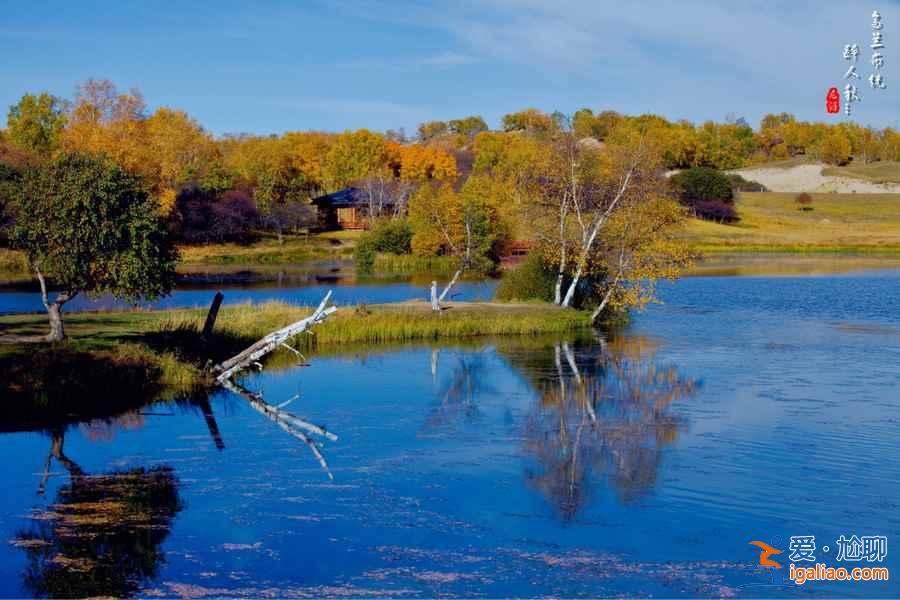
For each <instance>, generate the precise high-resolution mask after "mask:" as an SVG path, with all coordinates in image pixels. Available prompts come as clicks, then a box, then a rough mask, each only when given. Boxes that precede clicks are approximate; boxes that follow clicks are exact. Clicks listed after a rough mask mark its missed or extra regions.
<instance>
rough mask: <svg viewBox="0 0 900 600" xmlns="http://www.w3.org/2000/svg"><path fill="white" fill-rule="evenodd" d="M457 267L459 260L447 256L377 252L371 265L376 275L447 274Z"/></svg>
mask: <svg viewBox="0 0 900 600" xmlns="http://www.w3.org/2000/svg"><path fill="white" fill-rule="evenodd" d="M458 267H459V260H457V259H455V258H453V257H449V256H416V255H415V254H388V253H384V252H379V253H378V254H377V255H376V256H375V261H374V263H373V265H372V270H373V272H376V273H434V274H436V275H439V274H449V273H453V272H454V271H455V270H456V269H457V268H458Z"/></svg>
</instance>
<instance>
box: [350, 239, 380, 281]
mask: <svg viewBox="0 0 900 600" xmlns="http://www.w3.org/2000/svg"><path fill="white" fill-rule="evenodd" d="M375 254H376V250H375V244H374V243H373V241H372V238H370V237H368V236H365V235H363V236H362V237H361V238H360V239H359V241H358V242H356V246H355V247H354V248H353V261H354V263H355V265H356V268H357V270H359V271H362V272H364V273H368V272H370V271H371V270H372V266H373V265H374V264H375Z"/></svg>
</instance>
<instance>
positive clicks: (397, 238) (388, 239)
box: [367, 219, 413, 254]
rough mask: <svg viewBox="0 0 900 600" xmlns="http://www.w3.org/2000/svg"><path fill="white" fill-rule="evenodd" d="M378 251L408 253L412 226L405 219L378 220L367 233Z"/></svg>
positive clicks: (410, 244)
mask: <svg viewBox="0 0 900 600" xmlns="http://www.w3.org/2000/svg"><path fill="white" fill-rule="evenodd" d="M367 235H368V236H369V237H371V238H372V242H373V243H374V245H375V249H376V250H377V251H378V252H389V253H390V254H409V253H410V252H411V251H412V237H413V232H412V228H411V227H410V226H409V222H407V221H406V220H405V219H391V220H389V221H379V222H378V223H376V224H375V226H374V227H372V229H371V230H370V231H369V233H368V234H367Z"/></svg>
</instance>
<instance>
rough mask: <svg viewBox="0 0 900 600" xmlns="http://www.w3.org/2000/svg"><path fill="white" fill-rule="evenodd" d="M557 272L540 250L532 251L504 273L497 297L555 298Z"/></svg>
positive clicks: (505, 298)
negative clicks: (554, 289)
mask: <svg viewBox="0 0 900 600" xmlns="http://www.w3.org/2000/svg"><path fill="white" fill-rule="evenodd" d="M555 284H556V273H554V271H553V269H552V268H550V266H549V265H547V263H546V262H545V261H544V259H543V257H542V256H541V254H540V252H531V253H529V254H528V256H526V257H525V260H524V261H522V263H521V264H520V265H519V266H517V267H516V268H514V269H510V270H509V271H507V272H506V273H504V274H503V279H501V280H500V285H499V286H497V299H498V300H502V301H504V302H508V301H511V300H543V301H545V302H551V301H552V300H553V286H554V285H555Z"/></svg>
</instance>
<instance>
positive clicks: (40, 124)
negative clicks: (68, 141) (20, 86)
mask: <svg viewBox="0 0 900 600" xmlns="http://www.w3.org/2000/svg"><path fill="white" fill-rule="evenodd" d="M65 108H66V105H65V102H64V101H62V100H60V99H59V98H57V97H56V96H53V95H51V94H48V93H47V92H42V93H40V94H38V95H34V94H25V95H24V96H22V98H21V99H20V100H19V101H18V102H17V103H16V104H13V105H12V106H10V107H9V114H8V116H7V120H6V124H7V128H8V129H7V136H8V138H9V140H10V141H11V142H12V143H14V144H16V145H17V146H19V147H20V148H22V149H24V150H26V151H28V152H31V153H33V154H35V155H37V156H41V157H47V156H49V155H50V153H51V152H53V151H54V150H56V149H57V148H59V145H60V138H61V135H62V131H63V128H64V127H65V124H66V115H65Z"/></svg>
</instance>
